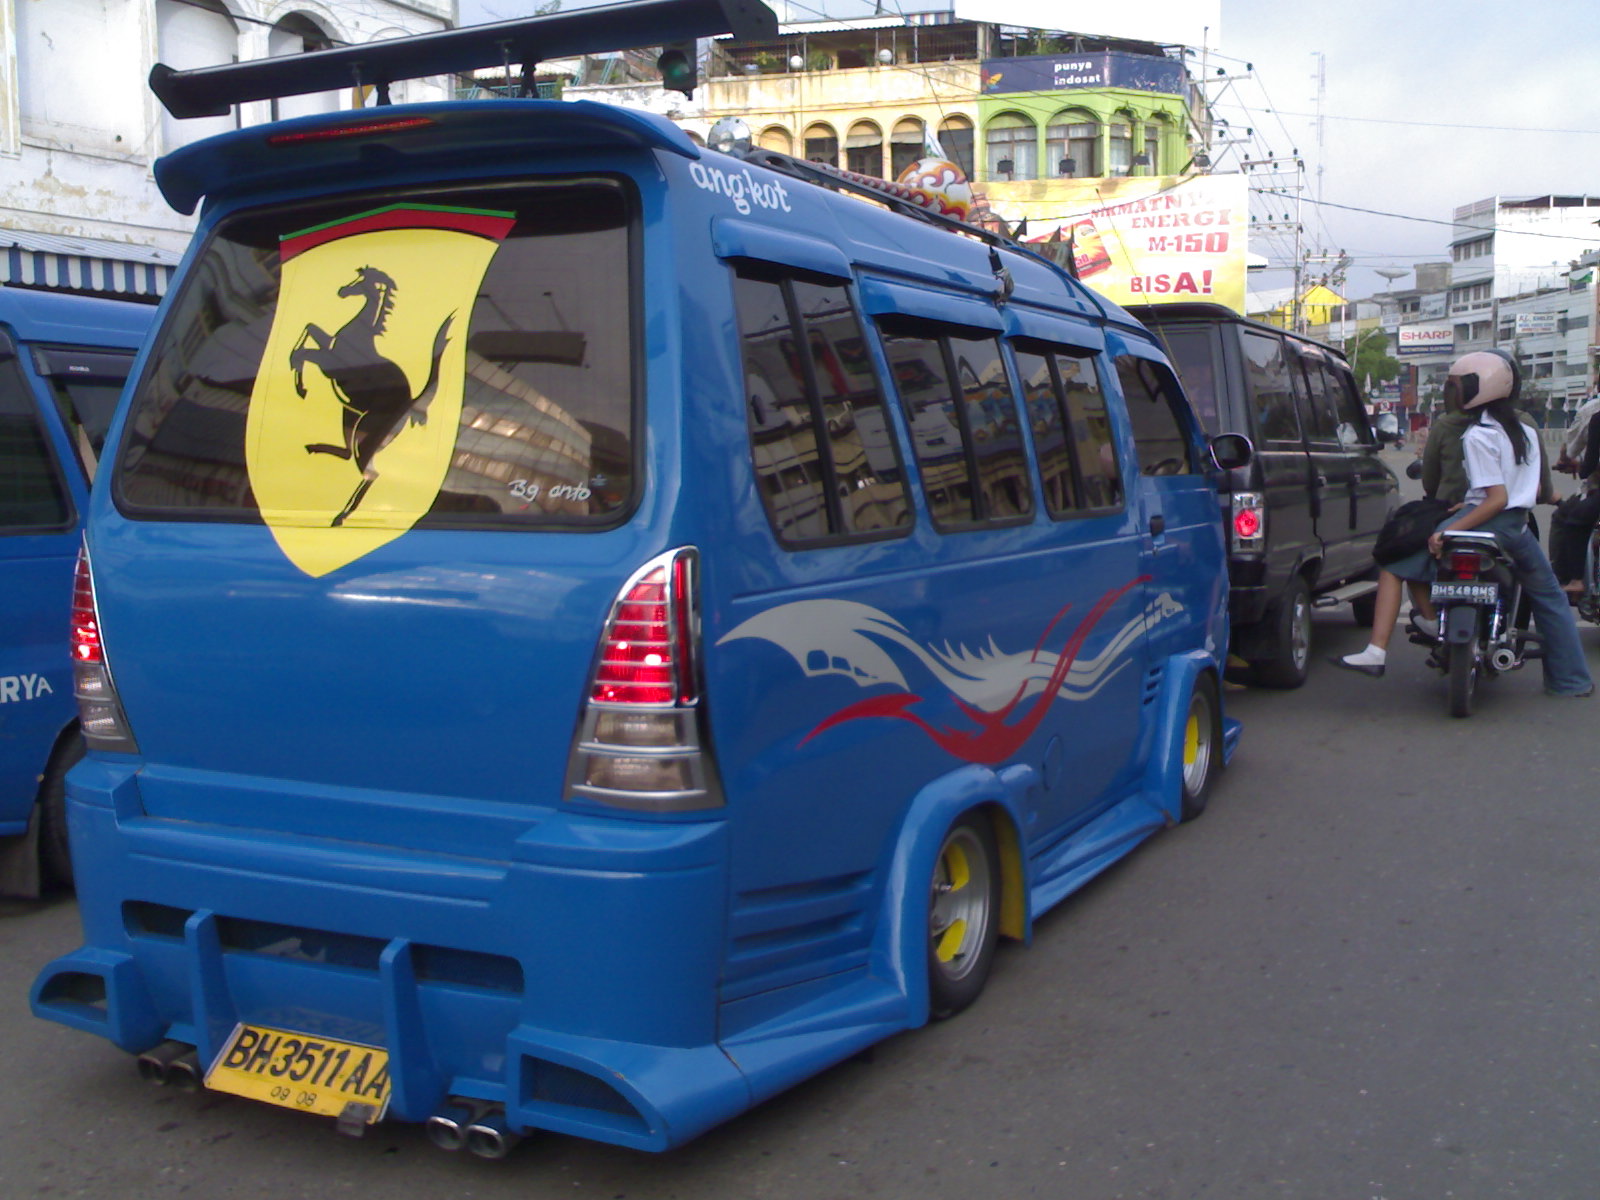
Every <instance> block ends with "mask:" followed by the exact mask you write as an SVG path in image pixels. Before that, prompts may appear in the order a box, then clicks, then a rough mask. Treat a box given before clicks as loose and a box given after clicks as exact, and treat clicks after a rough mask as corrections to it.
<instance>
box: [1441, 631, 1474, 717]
mask: <svg viewBox="0 0 1600 1200" xmlns="http://www.w3.org/2000/svg"><path fill="white" fill-rule="evenodd" d="M1445 655H1446V662H1445V674H1446V675H1447V676H1448V677H1449V680H1450V715H1451V716H1452V717H1470V716H1471V715H1472V698H1473V696H1474V694H1475V693H1476V692H1477V690H1478V656H1477V647H1476V646H1474V645H1473V644H1472V643H1471V642H1451V643H1450V647H1449V649H1448V650H1447V651H1446V652H1445Z"/></svg>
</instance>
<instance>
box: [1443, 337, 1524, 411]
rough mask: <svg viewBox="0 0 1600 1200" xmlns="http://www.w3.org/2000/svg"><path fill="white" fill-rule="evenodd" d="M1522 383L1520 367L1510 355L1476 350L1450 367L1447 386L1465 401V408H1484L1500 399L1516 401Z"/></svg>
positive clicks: (1463, 405)
mask: <svg viewBox="0 0 1600 1200" xmlns="http://www.w3.org/2000/svg"><path fill="white" fill-rule="evenodd" d="M1519 382H1520V381H1519V380H1518V379H1517V366H1516V363H1515V361H1513V359H1512V358H1511V356H1510V355H1509V354H1506V353H1505V352H1504V351H1496V350H1475V351H1473V352H1472V353H1471V354H1463V355H1462V356H1461V357H1460V358H1458V359H1456V360H1455V362H1453V363H1451V364H1450V374H1449V375H1448V376H1447V377H1446V379H1445V386H1446V387H1449V386H1451V385H1452V384H1453V385H1454V386H1455V387H1456V389H1457V394H1458V395H1459V396H1460V398H1461V409H1462V411H1463V412H1465V411H1466V410H1468V409H1473V408H1482V407H1483V406H1484V405H1485V404H1492V403H1493V402H1494V401H1496V400H1515V399H1516V397H1517V391H1518V387H1517V384H1518V383H1519Z"/></svg>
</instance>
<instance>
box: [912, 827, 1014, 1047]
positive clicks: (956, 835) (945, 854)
mask: <svg viewBox="0 0 1600 1200" xmlns="http://www.w3.org/2000/svg"><path fill="white" fill-rule="evenodd" d="M999 918H1000V856H999V853H998V851H997V850H996V848H995V840H994V830H993V828H992V827H991V826H990V824H989V820H988V818H987V817H985V816H984V815H983V814H982V813H976V812H971V813H968V814H967V815H966V816H964V817H962V818H961V819H960V820H959V821H957V822H956V823H955V824H954V825H952V826H951V827H950V831H949V832H948V833H946V834H945V835H944V842H943V843H942V844H941V845H940V847H939V857H938V859H937V860H936V861H935V862H934V864H933V878H932V880H930V883H929V889H928V1004H929V1008H930V1010H931V1011H932V1014H933V1015H934V1016H935V1017H949V1016H954V1015H955V1014H956V1013H958V1012H960V1011H961V1010H962V1009H963V1008H966V1007H967V1005H969V1004H971V1003H972V1002H973V1001H974V1000H976V999H977V998H978V993H980V992H981V991H983V985H984V983H985V982H987V981H988V978H989V968H990V966H991V964H992V963H993V961H994V949H995V943H996V941H997V940H998V939H999V934H1000V926H999Z"/></svg>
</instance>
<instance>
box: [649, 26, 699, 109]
mask: <svg viewBox="0 0 1600 1200" xmlns="http://www.w3.org/2000/svg"><path fill="white" fill-rule="evenodd" d="M697 49H698V48H697V47H696V45H695V43H694V42H693V41H692V40H690V41H687V42H668V43H667V44H666V45H665V46H663V47H661V56H660V57H659V58H657V59H656V69H657V70H658V71H660V72H661V86H662V87H664V88H667V89H668V90H669V91H674V92H682V93H683V94H684V95H685V96H693V95H694V89H695V87H696V86H698V84H699V83H700V64H699V63H698V61H697Z"/></svg>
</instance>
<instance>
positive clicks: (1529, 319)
mask: <svg viewBox="0 0 1600 1200" xmlns="http://www.w3.org/2000/svg"><path fill="white" fill-rule="evenodd" d="M1560 315H1561V314H1560V313H1553V312H1535V313H1518V314H1517V316H1516V322H1517V336H1518V337H1523V336H1524V335H1528V334H1539V333H1554V332H1555V331H1556V319H1557V318H1558V317H1559V316H1560Z"/></svg>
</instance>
